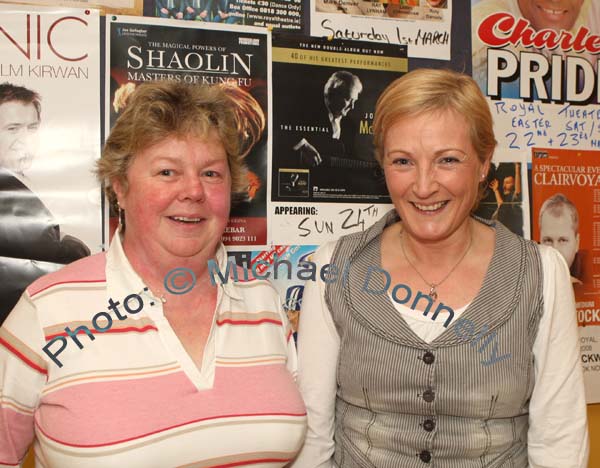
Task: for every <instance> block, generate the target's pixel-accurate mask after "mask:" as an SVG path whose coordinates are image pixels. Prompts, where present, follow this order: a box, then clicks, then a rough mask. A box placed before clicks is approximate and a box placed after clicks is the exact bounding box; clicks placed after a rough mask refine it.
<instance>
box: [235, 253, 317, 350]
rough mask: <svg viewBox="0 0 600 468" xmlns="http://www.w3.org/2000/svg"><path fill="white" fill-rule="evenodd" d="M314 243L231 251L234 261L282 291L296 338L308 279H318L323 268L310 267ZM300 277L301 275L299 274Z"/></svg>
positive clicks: (283, 300)
mask: <svg viewBox="0 0 600 468" xmlns="http://www.w3.org/2000/svg"><path fill="white" fill-rule="evenodd" d="M317 247H318V246H315V245H275V246H273V247H272V248H271V249H269V250H262V251H256V250H255V251H246V252H230V253H229V255H230V256H232V257H234V258H235V262H236V263H237V264H238V265H240V266H242V267H243V268H245V269H247V270H248V274H249V275H252V276H254V277H263V278H265V279H267V280H268V281H269V282H270V283H271V284H272V285H273V286H274V287H275V289H277V292H278V293H279V297H280V298H281V303H282V304H283V309H284V310H285V312H286V314H287V316H288V319H289V321H290V324H291V326H292V330H293V333H294V339H295V338H296V337H297V332H298V320H299V316H300V308H301V306H302V296H303V293H304V283H305V280H308V281H317V280H319V275H320V268H321V267H322V265H316V267H315V269H311V268H312V267H311V266H310V264H304V263H303V262H312V255H313V254H314V253H315V250H316V249H317ZM299 276H300V277H299Z"/></svg>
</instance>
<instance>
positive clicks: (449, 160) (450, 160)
mask: <svg viewBox="0 0 600 468" xmlns="http://www.w3.org/2000/svg"><path fill="white" fill-rule="evenodd" d="M459 162H461V160H460V159H459V158H457V157H456V156H442V157H441V158H439V159H438V164H443V165H452V164H456V163H459Z"/></svg>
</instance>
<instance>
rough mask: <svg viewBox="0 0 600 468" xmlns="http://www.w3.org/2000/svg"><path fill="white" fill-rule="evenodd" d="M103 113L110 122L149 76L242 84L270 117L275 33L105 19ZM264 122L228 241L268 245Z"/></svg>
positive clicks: (249, 159)
mask: <svg viewBox="0 0 600 468" xmlns="http://www.w3.org/2000/svg"><path fill="white" fill-rule="evenodd" d="M107 29H108V30H107V34H106V37H107V42H108V44H107V50H108V51H110V52H109V58H108V60H107V71H106V78H107V82H106V87H107V91H106V96H107V103H106V117H107V119H108V122H107V129H110V128H111V127H112V124H113V123H114V121H115V120H116V118H117V116H118V114H119V112H120V111H121V109H122V108H123V106H125V105H126V101H127V99H126V98H127V95H128V94H129V93H130V92H132V91H133V90H134V89H135V87H136V86H137V85H138V84H140V83H143V82H146V81H154V80H176V81H180V82H183V83H199V84H209V85H221V86H237V87H239V88H241V89H243V90H244V91H246V92H248V93H250V94H251V95H252V96H253V97H254V98H255V99H256V100H257V101H258V103H259V104H260V106H261V108H262V110H263V112H264V113H265V116H266V117H267V118H268V119H270V110H269V96H270V95H271V93H270V83H269V79H270V69H269V63H270V34H269V33H268V32H267V31H266V30H264V29H260V28H250V27H245V28H243V29H240V28H234V29H231V28H228V27H227V26H224V25H218V24H213V25H207V24H204V25H200V24H197V23H194V22H192V21H175V20H160V19H155V18H135V17H124V16H121V17H116V16H113V17H111V18H110V19H107ZM269 128H270V126H269V125H267V126H266V128H265V130H264V132H263V135H262V137H261V139H260V140H259V141H258V143H257V144H256V145H255V146H254V148H253V149H252V151H251V152H250V153H249V154H248V156H246V160H245V163H246V165H247V167H248V179H249V183H250V186H249V190H248V196H247V198H246V199H245V200H243V201H241V202H240V203H238V204H236V205H234V206H232V209H231V215H230V220H229V223H228V225H227V227H226V228H225V233H224V234H223V237H222V240H223V242H224V243H225V245H228V246H233V245H265V244H267V217H266V216H267V213H266V210H267V206H266V198H267V190H268V186H267V182H268V181H267V161H268V153H269V146H268V143H267V141H268V133H269Z"/></svg>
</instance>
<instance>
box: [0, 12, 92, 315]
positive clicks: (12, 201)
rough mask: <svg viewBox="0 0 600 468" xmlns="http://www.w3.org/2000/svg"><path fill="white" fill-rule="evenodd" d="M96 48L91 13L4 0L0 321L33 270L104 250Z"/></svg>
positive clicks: (0, 28)
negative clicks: (97, 172) (98, 174)
mask: <svg viewBox="0 0 600 468" xmlns="http://www.w3.org/2000/svg"><path fill="white" fill-rule="evenodd" d="M99 47H100V27H99V16H98V12H97V11H95V10H80V9H66V8H45V7H33V6H30V5H27V6H18V5H10V6H9V5H0V56H1V57H2V60H1V61H0V77H1V79H0V102H2V104H0V322H2V321H3V320H4V318H5V316H6V315H7V314H8V312H9V311H10V310H11V309H12V308H13V306H14V305H15V304H16V302H17V300H18V299H19V297H20V295H21V293H22V292H23V290H24V289H25V287H27V286H28V285H29V284H30V283H31V282H33V281H34V280H35V279H37V278H38V277H39V276H41V275H43V274H46V273H49V272H52V271H55V270H58V269H59V268H61V267H62V266H64V265H65V264H67V263H70V262H72V261H75V260H77V259H79V258H82V257H84V256H87V255H90V254H94V253H97V252H100V251H102V246H103V237H102V235H103V227H102V210H101V192H100V184H99V183H98V182H97V181H96V178H95V176H94V174H93V172H92V171H93V168H94V165H95V161H96V160H97V159H98V158H99V157H100V143H101V142H100V100H99V98H98V97H99V95H100V51H99ZM65 180H68V181H69V183H68V184H65Z"/></svg>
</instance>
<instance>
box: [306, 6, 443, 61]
mask: <svg viewBox="0 0 600 468" xmlns="http://www.w3.org/2000/svg"><path fill="white" fill-rule="evenodd" d="M452 1H453V0H389V1H378V0H373V1H369V0H311V1H310V13H311V18H310V34H311V35H312V36H320V37H329V38H330V39H346V40H358V41H371V42H383V43H387V44H395V45H406V46H408V56H409V57H420V58H425V59H438V60H450V28H451V23H452Z"/></svg>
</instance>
